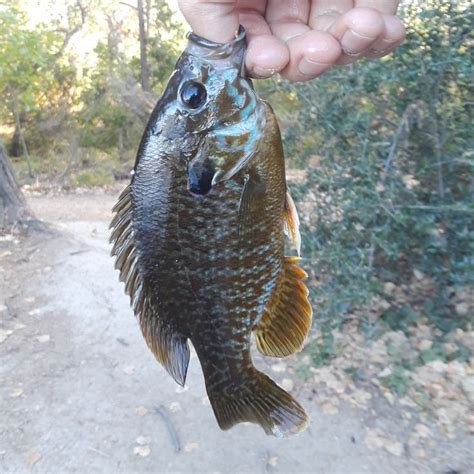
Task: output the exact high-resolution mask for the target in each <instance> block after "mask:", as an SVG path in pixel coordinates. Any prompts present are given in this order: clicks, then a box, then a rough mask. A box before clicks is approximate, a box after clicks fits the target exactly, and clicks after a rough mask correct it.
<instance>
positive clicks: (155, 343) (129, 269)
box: [110, 185, 189, 386]
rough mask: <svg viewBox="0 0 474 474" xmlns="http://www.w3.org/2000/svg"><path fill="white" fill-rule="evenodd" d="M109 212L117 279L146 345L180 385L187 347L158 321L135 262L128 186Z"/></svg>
mask: <svg viewBox="0 0 474 474" xmlns="http://www.w3.org/2000/svg"><path fill="white" fill-rule="evenodd" d="M112 211H113V212H114V213H115V216H114V218H113V219H112V222H111V223H110V229H111V231H112V232H111V235H110V242H111V243H112V244H113V247H112V256H115V268H116V269H117V270H119V271H120V281H123V282H124V283H125V293H126V294H127V295H129V296H130V304H131V305H132V308H133V311H134V313H135V316H136V317H137V319H138V321H139V323H140V327H141V330H142V333H143V337H144V338H145V340H146V342H147V344H148V347H149V348H150V350H151V351H152V352H153V354H155V356H156V358H157V359H158V361H159V362H160V363H161V364H162V365H163V366H164V367H165V369H166V370H167V371H168V373H169V374H170V375H171V376H172V377H173V378H174V380H175V381H176V382H177V383H179V384H180V385H183V386H184V382H185V380H186V372H187V369H188V363H189V347H188V344H187V340H186V338H185V337H183V336H181V335H179V334H176V333H174V332H173V331H172V330H171V328H169V327H167V326H165V325H164V324H162V321H161V320H160V318H159V315H158V313H157V311H156V304H155V303H154V301H153V294H152V293H151V291H149V289H148V288H147V285H146V283H145V282H144V280H143V278H142V275H141V273H140V267H139V264H138V252H137V249H136V247H135V244H134V239H133V226H132V191H131V187H130V185H128V186H127V187H126V188H125V189H124V190H123V192H122V194H121V195H120V197H119V199H118V201H117V204H115V206H114V207H113V209H112Z"/></svg>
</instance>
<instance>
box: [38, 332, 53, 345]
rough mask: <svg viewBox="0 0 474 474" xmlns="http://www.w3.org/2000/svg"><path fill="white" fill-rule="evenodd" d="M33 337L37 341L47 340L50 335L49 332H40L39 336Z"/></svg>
mask: <svg viewBox="0 0 474 474" xmlns="http://www.w3.org/2000/svg"><path fill="white" fill-rule="evenodd" d="M35 339H36V340H37V341H38V342H42V343H44V342H49V340H50V339H51V337H50V336H49V334H42V335H41V336H36V337H35Z"/></svg>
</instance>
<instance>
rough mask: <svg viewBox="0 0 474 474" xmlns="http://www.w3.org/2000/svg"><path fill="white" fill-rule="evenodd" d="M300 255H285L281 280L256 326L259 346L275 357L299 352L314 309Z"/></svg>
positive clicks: (263, 352) (255, 332)
mask: <svg viewBox="0 0 474 474" xmlns="http://www.w3.org/2000/svg"><path fill="white" fill-rule="evenodd" d="M299 260H300V259H299V257H284V260H283V266H282V269H281V272H280V276H279V281H278V284H277V286H276V287H275V290H274V291H273V294H272V297H271V298H270V300H269V302H268V303H267V306H266V308H265V310H264V313H263V315H262V317H261V319H260V321H259V322H258V324H257V325H256V326H255V327H254V329H253V332H254V334H255V338H256V342H257V349H258V350H259V351H260V352H261V353H262V354H265V355H268V356H272V357H286V356H288V355H290V354H294V353H295V352H298V351H300V350H301V349H302V348H303V343H304V340H305V339H306V336H307V335H308V332H309V330H310V328H311V319H312V310H311V305H310V303H309V300H308V289H307V288H306V286H305V284H304V283H303V282H302V280H303V279H305V278H307V276H308V275H307V274H306V272H305V271H304V270H303V269H302V268H300V267H299V266H298V265H296V262H298V261H299Z"/></svg>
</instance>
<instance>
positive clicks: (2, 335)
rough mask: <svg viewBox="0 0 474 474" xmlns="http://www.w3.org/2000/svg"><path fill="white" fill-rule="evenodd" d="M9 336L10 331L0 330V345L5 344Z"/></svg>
mask: <svg viewBox="0 0 474 474" xmlns="http://www.w3.org/2000/svg"><path fill="white" fill-rule="evenodd" d="M10 334H13V331H11V330H10V329H0V344H1V343H2V342H5V341H6V340H7V338H8V336H9V335H10Z"/></svg>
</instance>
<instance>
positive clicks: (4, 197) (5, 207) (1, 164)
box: [0, 142, 27, 230]
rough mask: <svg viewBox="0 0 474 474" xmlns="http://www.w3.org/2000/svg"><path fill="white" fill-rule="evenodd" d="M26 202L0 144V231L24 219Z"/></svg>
mask: <svg viewBox="0 0 474 474" xmlns="http://www.w3.org/2000/svg"><path fill="white" fill-rule="evenodd" d="M26 214H27V213H26V202H25V198H24V197H23V194H22V192H21V190H20V188H19V186H18V183H17V182H16V179H15V176H14V174H13V170H12V168H11V164H10V160H9V159H8V157H7V153H6V151H5V148H4V146H3V144H2V143H1V142H0V230H5V229H7V228H11V227H12V226H14V225H15V224H16V223H18V222H20V221H22V220H23V219H24V218H25V217H26Z"/></svg>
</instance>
